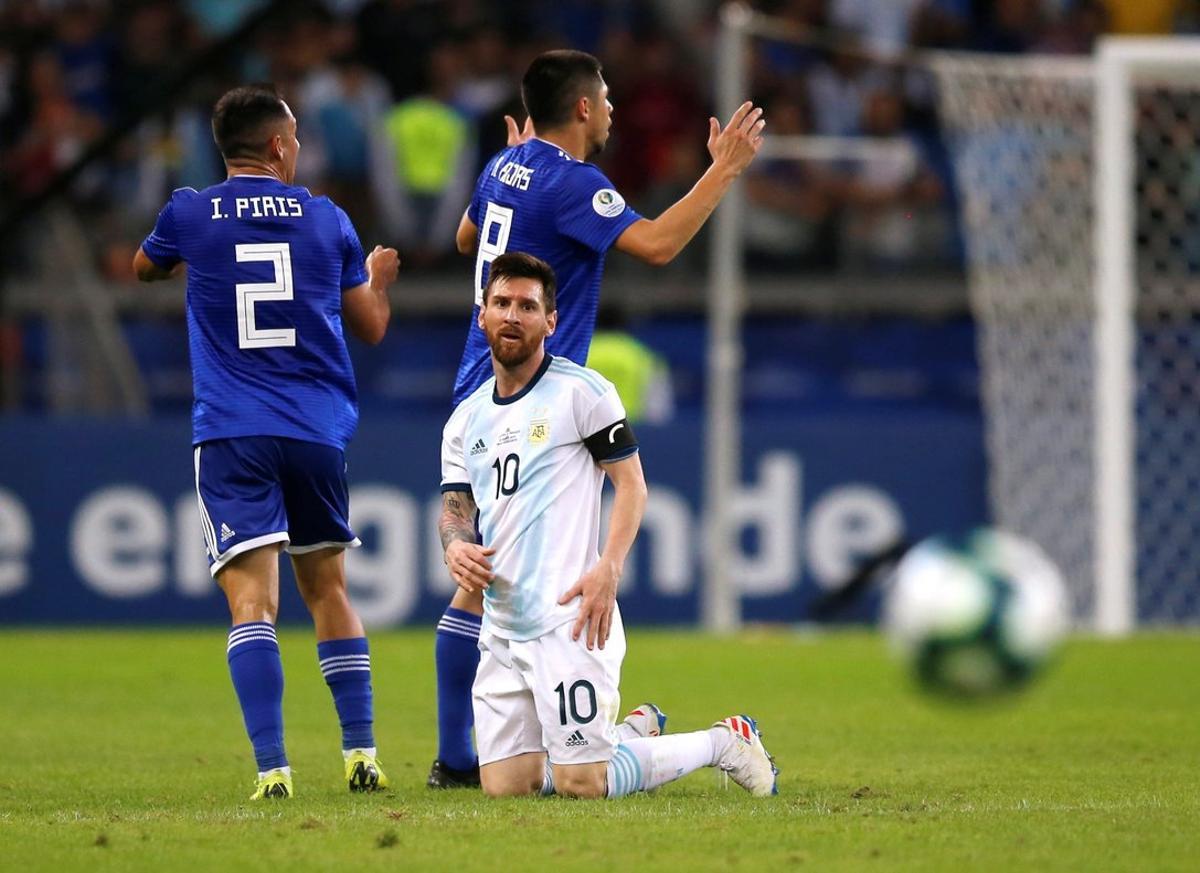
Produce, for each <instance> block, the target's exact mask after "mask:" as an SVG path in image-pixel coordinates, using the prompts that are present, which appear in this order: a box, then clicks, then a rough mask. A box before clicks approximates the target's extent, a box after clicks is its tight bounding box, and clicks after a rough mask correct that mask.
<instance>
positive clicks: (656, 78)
mask: <svg viewBox="0 0 1200 873" xmlns="http://www.w3.org/2000/svg"><path fill="white" fill-rule="evenodd" d="M632 57H633V58H634V59H635V62H634V64H633V65H632V70H630V69H622V70H621V72H620V74H619V75H620V76H621V80H620V81H621V85H620V93H621V97H620V100H621V103H620V109H619V111H620V113H621V124H620V126H619V128H614V134H613V139H614V140H615V142H614V143H613V145H612V146H611V148H612V163H611V169H612V175H611V177H610V178H611V179H612V181H613V183H614V184H615V185H616V187H617V189H618V190H620V191H624V192H626V194H627V195H640V194H641V193H642V192H644V191H645V190H646V189H647V188H649V187H650V186H651V185H652V184H654V182H655V181H657V180H660V179H666V178H669V177H670V176H671V175H672V169H673V162H674V161H675V160H676V150H677V148H678V147H679V146H680V145H681V144H686V145H687V147H688V148H689V149H694V148H695V147H696V146H695V143H696V133H697V124H696V119H701V120H703V118H704V107H703V103H702V100H701V97H700V94H699V93H698V92H697V88H696V79H697V76H696V74H695V72H694V71H692V70H690V69H689V67H688V65H687V63H686V62H685V61H684V60H683V57H682V55H681V53H680V51H679V48H678V46H677V45H676V44H675V43H674V42H673V41H672V40H671V39H669V38H668V37H667V35H666V34H663V33H653V34H648V35H645V36H642V37H641V38H640V39H638V40H637V42H636V48H635V50H634V51H633V52H632ZM610 66H612V64H611V63H610ZM611 87H614V86H612V85H610V88H611ZM691 179H692V180H694V179H695V176H692V177H691ZM688 184H689V187H690V180H689V183H688ZM672 202H673V201H672Z"/></svg>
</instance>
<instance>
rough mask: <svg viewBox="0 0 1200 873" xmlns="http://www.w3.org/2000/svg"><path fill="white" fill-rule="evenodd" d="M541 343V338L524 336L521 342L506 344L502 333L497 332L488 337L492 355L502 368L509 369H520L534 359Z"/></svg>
mask: <svg viewBox="0 0 1200 873" xmlns="http://www.w3.org/2000/svg"><path fill="white" fill-rule="evenodd" d="M540 343H541V339H540V338H538V337H533V336H529V335H523V336H522V337H521V340H520V341H519V342H505V341H504V339H503V338H502V337H501V336H500V331H496V332H495V333H494V334H492V335H491V336H489V337H488V346H489V347H490V348H491V350H492V355H493V356H494V357H495V358H496V360H497V361H499V362H500V364H501V366H504V367H508V368H509V369H512V368H513V367H519V366H521V365H522V364H524V363H525V362H526V361H528V360H529V359H530V358H531V357H533V354H534V352H536V351H537V349H538V345H539V344H540Z"/></svg>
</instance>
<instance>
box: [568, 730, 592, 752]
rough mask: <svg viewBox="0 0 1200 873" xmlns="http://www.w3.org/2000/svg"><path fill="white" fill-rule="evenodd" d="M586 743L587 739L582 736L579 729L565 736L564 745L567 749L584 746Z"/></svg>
mask: <svg viewBox="0 0 1200 873" xmlns="http://www.w3.org/2000/svg"><path fill="white" fill-rule="evenodd" d="M587 744H588V741H587V740H585V739H584V738H583V734H582V733H581V732H579V731H575V733H573V734H571V735H570V736H569V737H567V743H566V745H567V748H568V749H577V748H579V747H580V746H586V745H587Z"/></svg>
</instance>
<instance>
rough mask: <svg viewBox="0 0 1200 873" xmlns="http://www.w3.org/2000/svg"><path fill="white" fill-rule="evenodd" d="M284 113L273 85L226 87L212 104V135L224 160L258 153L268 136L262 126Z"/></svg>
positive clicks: (283, 115) (280, 100)
mask: <svg viewBox="0 0 1200 873" xmlns="http://www.w3.org/2000/svg"><path fill="white" fill-rule="evenodd" d="M287 117H288V110H287V104H286V103H284V102H283V98H282V97H280V96H279V92H278V91H277V90H275V86H274V85H270V84H260V85H242V86H240V87H238V88H234V89H233V90H232V91H226V92H225V94H223V95H222V96H221V99H220V100H218V101H217V105H216V106H215V107H214V108H213V116H212V132H213V139H214V140H215V141H216V143H217V149H218V151H220V152H221V157H223V158H224V159H225V160H227V161H229V160H233V159H235V158H256V157H260V156H261V155H262V153H263V149H264V147H265V146H266V144H267V138H268V137H267V133H266V131H265V130H264V129H263V128H264V127H266V126H267V125H268V124H271V123H273V122H277V121H284V120H286V119H287Z"/></svg>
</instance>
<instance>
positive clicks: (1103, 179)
mask: <svg viewBox="0 0 1200 873" xmlns="http://www.w3.org/2000/svg"><path fill="white" fill-rule="evenodd" d="M929 63H930V66H931V68H932V69H933V71H934V73H935V76H936V78H937V79H938V84H939V102H940V108H941V113H942V118H943V124H944V127H945V129H946V132H947V134H948V136H949V139H950V143H951V149H952V153H953V156H954V163H955V169H956V175H957V178H958V182H959V187H960V190H961V195H962V202H963V206H964V208H963V218H964V226H965V231H966V240H967V252H968V258H967V260H968V281H969V286H970V299H971V302H972V308H973V310H974V312H975V315H976V318H977V320H978V323H979V330H980V341H979V354H980V364H981V370H982V375H983V400H984V415H985V426H986V433H987V441H988V456H989V493H990V499H991V503H992V508H993V514H994V516H995V520H996V521H997V523H999V524H1001V525H1002V526H1005V527H1008V528H1011V529H1013V530H1015V531H1016V532H1018V533H1021V534H1023V535H1025V536H1029V537H1031V538H1033V539H1034V540H1036V541H1038V542H1039V543H1041V544H1042V545H1043V547H1044V548H1046V549H1047V551H1048V552H1049V553H1050V554H1051V555H1052V556H1053V557H1054V558H1055V560H1056V561H1058V563H1059V564H1060V565H1061V566H1062V569H1063V572H1064V575H1065V576H1066V578H1067V579H1068V584H1069V586H1070V588H1071V592H1072V602H1073V607H1074V610H1075V615H1076V618H1077V621H1078V622H1079V624H1080V625H1081V626H1083V627H1088V628H1091V629H1093V630H1095V631H1097V632H1099V633H1102V634H1107V635H1120V634H1125V633H1128V632H1129V631H1131V630H1132V629H1133V628H1134V627H1136V626H1137V625H1139V624H1147V623H1149V624H1167V623H1171V624H1174V623H1194V622H1196V621H1197V619H1198V618H1200V590H1198V585H1200V583H1198V581H1197V578H1198V576H1200V573H1197V571H1198V570H1200V412H1196V411H1194V410H1193V408H1197V409H1200V328H1198V327H1196V325H1200V162H1198V161H1197V155H1198V154H1200V40H1195V39H1179V38H1168V39H1128V38H1109V39H1106V40H1104V41H1102V43H1101V44H1100V46H1099V48H1098V50H1097V52H1096V54H1095V56H1094V57H1093V58H1090V59H1062V58H1029V57H1026V58H998V57H986V56H972V55H942V56H932V57H930V60H929ZM1191 237H1195V238H1196V241H1195V242H1193V241H1192V240H1191Z"/></svg>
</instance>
